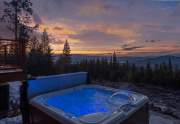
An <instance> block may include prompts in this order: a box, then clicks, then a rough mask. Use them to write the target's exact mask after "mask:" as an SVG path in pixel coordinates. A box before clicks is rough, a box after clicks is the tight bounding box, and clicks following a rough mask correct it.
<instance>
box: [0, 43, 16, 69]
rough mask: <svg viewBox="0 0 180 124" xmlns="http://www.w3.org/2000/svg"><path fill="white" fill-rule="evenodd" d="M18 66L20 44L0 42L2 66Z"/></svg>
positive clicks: (0, 61) (0, 64)
mask: <svg viewBox="0 0 180 124" xmlns="http://www.w3.org/2000/svg"><path fill="white" fill-rule="evenodd" d="M5 65H6V66H8V65H11V66H18V65H19V62H18V44H17V43H16V42H9V41H8V42H7V41H4V42H2V41H0V66H5Z"/></svg>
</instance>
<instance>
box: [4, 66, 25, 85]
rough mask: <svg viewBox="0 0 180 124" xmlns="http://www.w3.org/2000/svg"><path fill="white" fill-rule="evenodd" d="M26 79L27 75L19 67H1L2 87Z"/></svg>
mask: <svg viewBox="0 0 180 124" xmlns="http://www.w3.org/2000/svg"><path fill="white" fill-rule="evenodd" d="M24 79H25V74H24V72H23V70H22V69H20V68H18V67H10V66H5V67H4V66H0V85H2V84H3V83H6V82H11V81H22V80H24Z"/></svg>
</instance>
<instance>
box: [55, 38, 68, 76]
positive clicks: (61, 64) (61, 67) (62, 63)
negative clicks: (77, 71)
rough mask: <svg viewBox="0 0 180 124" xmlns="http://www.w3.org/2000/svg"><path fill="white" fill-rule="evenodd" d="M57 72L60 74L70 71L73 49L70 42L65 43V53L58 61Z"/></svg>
mask: <svg viewBox="0 0 180 124" xmlns="http://www.w3.org/2000/svg"><path fill="white" fill-rule="evenodd" d="M56 65H57V68H58V69H57V71H58V73H59V72H60V73H64V72H69V71H70V65H71V49H70V45H69V43H68V41H67V40H66V42H65V43H64V48H63V53H62V55H61V56H60V57H59V59H58V60H57V64H56Z"/></svg>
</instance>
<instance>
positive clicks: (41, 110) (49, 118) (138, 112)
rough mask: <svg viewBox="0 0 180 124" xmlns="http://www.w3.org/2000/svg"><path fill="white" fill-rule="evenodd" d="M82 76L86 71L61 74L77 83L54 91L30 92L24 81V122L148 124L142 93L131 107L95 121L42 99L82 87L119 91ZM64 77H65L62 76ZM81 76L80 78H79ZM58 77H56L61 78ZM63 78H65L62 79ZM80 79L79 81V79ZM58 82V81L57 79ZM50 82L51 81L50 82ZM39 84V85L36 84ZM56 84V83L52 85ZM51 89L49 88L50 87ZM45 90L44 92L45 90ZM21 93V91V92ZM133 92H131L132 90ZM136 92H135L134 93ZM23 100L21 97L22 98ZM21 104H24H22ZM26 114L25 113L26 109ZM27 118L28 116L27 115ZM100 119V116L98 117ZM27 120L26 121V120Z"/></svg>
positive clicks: (146, 102) (146, 99) (145, 102)
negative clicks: (78, 116) (58, 107)
mask: <svg viewBox="0 0 180 124" xmlns="http://www.w3.org/2000/svg"><path fill="white" fill-rule="evenodd" d="M81 76H82V77H83V76H85V77H86V76H87V73H84V72H80V73H73V74H67V75H63V76H62V75H61V76H60V77H61V78H63V81H65V82H66V81H67V82H69V78H71V77H74V80H75V79H76V80H79V82H81V83H78V82H76V85H74V84H72V85H69V84H70V83H67V84H68V85H69V86H67V87H66V88H64V89H62V88H60V90H57V87H54V88H55V90H54V91H46V90H44V91H43V90H41V91H40V92H32V89H28V85H31V84H30V83H29V84H28V83H26V84H28V85H26V87H24V88H23V89H25V90H23V91H29V92H28V93H29V95H28V94H26V97H23V98H27V100H28V107H27V104H26V107H23V108H24V109H23V110H24V113H25V118H26V119H25V120H26V121H25V123H27V122H28V123H29V122H30V123H33V124H148V123H149V109H148V98H147V97H146V96H144V95H141V94H139V95H140V96H141V98H142V99H141V100H140V101H139V102H138V104H136V105H135V106H134V107H133V108H131V109H130V110H128V111H123V112H122V111H117V112H114V113H112V114H111V115H109V117H108V118H106V119H104V120H102V121H97V122H96V121H95V122H94V123H92V122H93V120H94V119H95V120H97V117H98V115H97V117H96V116H94V117H91V120H92V122H88V121H87V120H86V121H84V120H83V121H81V119H80V118H74V117H69V116H67V115H66V113H65V112H63V111H61V110H58V109H57V108H52V107H49V106H47V105H46V104H44V102H45V101H44V99H46V98H49V97H51V96H53V95H56V94H62V93H63V92H64V91H71V90H73V89H80V88H84V87H91V88H92V87H93V88H100V89H105V90H111V91H114V92H119V90H117V89H113V88H108V87H103V86H98V85H89V84H88V83H87V81H88V80H87V79H88V78H87V77H86V78H82V77H81ZM55 77H59V76H50V77H48V78H47V77H43V78H38V79H36V81H35V82H36V83H38V80H41V81H40V82H43V81H42V80H44V79H45V80H44V81H45V82H47V81H46V80H47V79H48V80H49V79H50V80H49V81H48V82H49V83H50V82H51V81H52V80H51V79H52V78H55ZM64 77H65V78H64ZM80 77H81V78H80ZM61 78H58V79H61ZM64 79H65V80H64ZM80 80H81V81H80ZM82 80H84V81H82ZM57 82H58V81H57ZM51 83H52V82H51ZM38 86H40V85H38ZM54 86H57V85H54ZM29 87H31V88H32V87H36V88H37V86H29ZM45 89H46V88H45ZM50 89H51V88H50ZM45 91H46V92H45ZM22 93H23V92H22ZM132 94H133V92H132ZM135 94H136V93H135ZM22 100H23V99H22ZM22 105H23V106H24V105H25V104H22ZM26 110H27V111H28V114H27V111H26ZM27 116H28V117H29V118H28V117H27ZM99 119H101V118H99ZM27 120H28V121H27Z"/></svg>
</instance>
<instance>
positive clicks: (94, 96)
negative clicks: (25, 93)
mask: <svg viewBox="0 0 180 124" xmlns="http://www.w3.org/2000/svg"><path fill="white" fill-rule="evenodd" d="M147 102H148V98H147V97H146V96H144V95H141V94H138V93H135V92H131V91H126V90H117V89H112V88H108V87H103V86H98V85H80V86H76V87H73V88H68V89H64V90H60V91H55V92H51V93H46V94H43V95H39V96H36V97H34V98H32V99H31V100H30V105H31V106H34V107H36V108H38V109H39V110H41V111H42V112H44V113H46V114H47V115H49V116H51V117H52V118H53V119H55V120H56V121H58V122H59V123H67V124H116V123H121V122H124V121H125V120H127V119H128V118H130V117H131V116H132V115H133V114H135V113H136V112H137V111H138V110H139V109H141V108H142V107H143V106H144V105H145V104H147ZM142 118H143V117H142ZM133 124H134V123H133ZM139 124H140V123H139Z"/></svg>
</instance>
